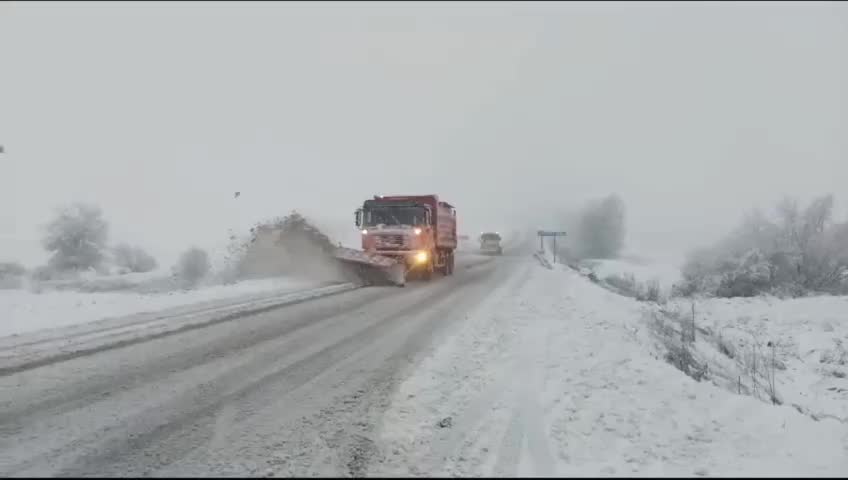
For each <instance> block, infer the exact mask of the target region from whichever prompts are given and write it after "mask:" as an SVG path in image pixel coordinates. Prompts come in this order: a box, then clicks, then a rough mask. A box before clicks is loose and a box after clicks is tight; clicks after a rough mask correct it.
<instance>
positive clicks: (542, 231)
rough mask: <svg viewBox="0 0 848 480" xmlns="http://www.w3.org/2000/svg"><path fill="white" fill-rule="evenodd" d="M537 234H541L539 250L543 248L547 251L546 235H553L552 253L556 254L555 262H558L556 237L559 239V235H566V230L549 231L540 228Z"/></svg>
mask: <svg viewBox="0 0 848 480" xmlns="http://www.w3.org/2000/svg"><path fill="white" fill-rule="evenodd" d="M537 235H539V250H541V251H543V252H544V251H545V242H544V238H545V237H553V239H554V247H553V252H552V253H553V255H554V263H556V254H557V245H556V239H557V237H565V236H566V234H565V232H552V231H548V230H539V231H538V232H537Z"/></svg>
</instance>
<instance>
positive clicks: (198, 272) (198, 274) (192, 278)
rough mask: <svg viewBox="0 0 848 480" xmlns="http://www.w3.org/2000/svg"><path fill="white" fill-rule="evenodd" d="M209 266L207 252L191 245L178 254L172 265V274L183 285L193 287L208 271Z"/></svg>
mask: <svg viewBox="0 0 848 480" xmlns="http://www.w3.org/2000/svg"><path fill="white" fill-rule="evenodd" d="M211 266H212V265H211V263H210V262H209V254H207V253H206V251H205V250H203V249H200V248H197V247H192V248H190V249H188V250H186V251H185V252H183V254H182V255H180V258H179V260H178V261H177V264H176V265H175V266H174V274H175V275H176V276H177V277H178V278H179V280H180V281H181V282H183V284H184V285H186V286H190V287H193V286H195V285H197V284H198V283H199V282H200V281H201V280H202V279H203V277H205V276H206V274H207V273H209V269H210V268H211Z"/></svg>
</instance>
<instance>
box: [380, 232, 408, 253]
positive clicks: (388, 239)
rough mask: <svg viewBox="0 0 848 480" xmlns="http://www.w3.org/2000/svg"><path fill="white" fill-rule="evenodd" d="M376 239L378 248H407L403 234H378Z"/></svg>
mask: <svg viewBox="0 0 848 480" xmlns="http://www.w3.org/2000/svg"><path fill="white" fill-rule="evenodd" d="M374 240H375V242H374V243H375V246H376V247H377V250H399V249H402V248H406V243H405V242H404V236H403V235H377V236H376V238H375V239H374Z"/></svg>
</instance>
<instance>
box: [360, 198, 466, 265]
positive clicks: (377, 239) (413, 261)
mask: <svg viewBox="0 0 848 480" xmlns="http://www.w3.org/2000/svg"><path fill="white" fill-rule="evenodd" d="M356 226H357V227H359V228H360V229H361V231H362V249H363V250H365V251H366V252H368V253H373V254H377V255H382V256H384V257H390V258H393V259H395V260H396V261H397V262H399V263H402V264H403V265H405V268H404V271H405V273H404V276H405V278H416V277H418V278H422V279H424V280H430V279H431V278H432V276H433V272H439V273H441V274H443V275H452V274H453V269H454V251H455V250H456V244H457V236H456V209H455V208H454V207H453V206H452V205H450V204H449V203H447V202H443V201H441V200H439V197H438V196H437V195H393V196H379V195H375V196H374V198H373V199H371V200H365V203H363V204H362V208H359V209H357V210H356Z"/></svg>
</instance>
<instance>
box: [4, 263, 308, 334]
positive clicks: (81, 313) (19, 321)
mask: <svg viewBox="0 0 848 480" xmlns="http://www.w3.org/2000/svg"><path fill="white" fill-rule="evenodd" d="M316 286H318V284H317V283H316V282H310V281H304V280H298V279H291V278H268V279H258V280H245V281H241V282H238V283H235V284H231V285H216V286H207V287H201V288H198V289H195V290H177V291H172V292H168V293H157V294H139V293H136V292H102V293H88V292H79V291H61V290H44V291H42V292H41V293H34V292H32V291H28V290H0V318H2V319H3V321H2V322H0V337H2V336H7V335H14V334H23V333H26V332H32V331H36V330H41V329H45V328H57V327H65V326H69V325H76V324H82V323H88V322H93V321H96V320H101V319H104V318H110V317H122V316H127V315H133V314H138V313H143V312H154V311H159V310H165V309H168V308H173V307H179V306H184V305H191V304H200V303H204V302H209V301H213V300H238V299H240V298H244V297H245V296H250V295H258V294H263V295H264V294H278V293H283V292H287V291H295V290H301V289H307V288H313V287H316Z"/></svg>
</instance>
